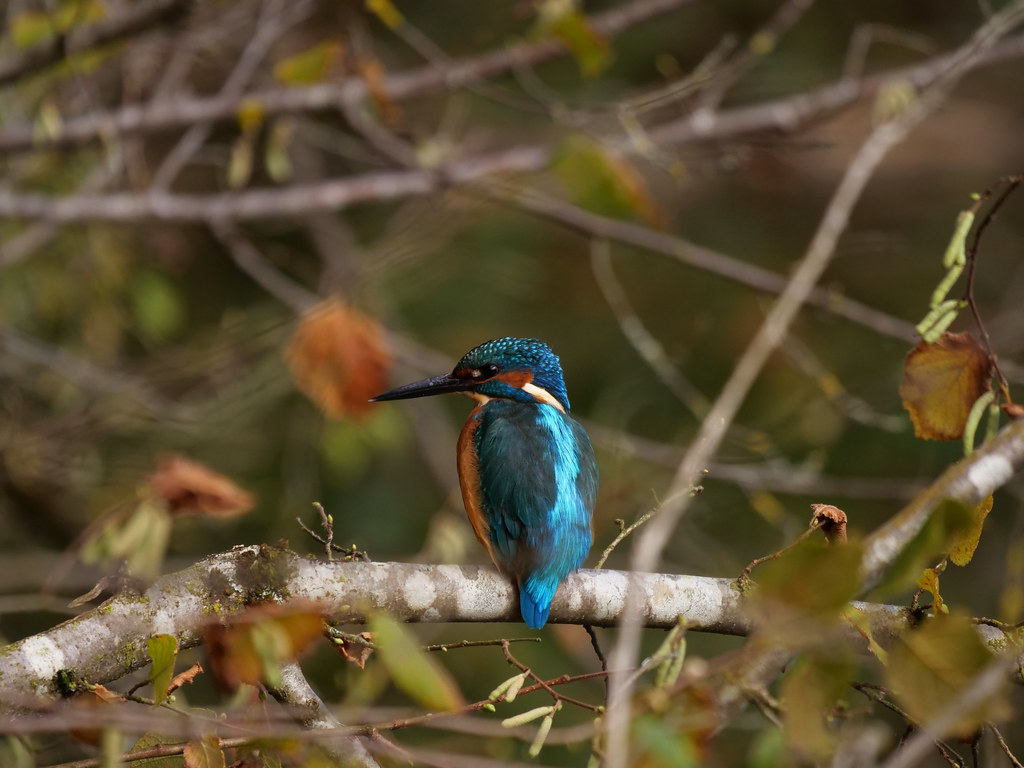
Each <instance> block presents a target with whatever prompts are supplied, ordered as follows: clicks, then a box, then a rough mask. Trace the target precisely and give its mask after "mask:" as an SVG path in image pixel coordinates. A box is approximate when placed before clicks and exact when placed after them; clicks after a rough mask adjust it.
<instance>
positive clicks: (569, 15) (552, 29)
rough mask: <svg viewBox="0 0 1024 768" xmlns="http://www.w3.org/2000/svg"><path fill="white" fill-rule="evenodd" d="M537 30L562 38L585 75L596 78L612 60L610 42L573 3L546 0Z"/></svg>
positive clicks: (538, 32)
mask: <svg viewBox="0 0 1024 768" xmlns="http://www.w3.org/2000/svg"><path fill="white" fill-rule="evenodd" d="M536 33H537V34H538V35H539V36H544V35H551V36H553V37H557V38H558V39H559V40H561V41H562V43H563V44H564V45H565V47H566V48H568V49H569V52H570V53H572V55H573V57H575V59H576V63H577V64H578V65H579V68H580V73H581V74H582V75H583V76H584V77H596V76H597V75H599V74H601V72H603V71H604V69H605V68H606V67H607V66H608V65H609V64H610V63H611V60H612V49H611V45H609V43H608V41H607V40H605V39H604V38H603V37H601V35H599V34H598V33H597V31H595V30H594V28H593V27H592V26H590V22H589V21H588V20H587V17H586V16H584V15H583V14H582V13H580V11H579V10H578V9H576V8H575V7H574V4H573V3H572V2H566V1H565V0H546V2H544V3H543V4H542V5H541V7H540V16H539V18H538V20H537V26H536Z"/></svg>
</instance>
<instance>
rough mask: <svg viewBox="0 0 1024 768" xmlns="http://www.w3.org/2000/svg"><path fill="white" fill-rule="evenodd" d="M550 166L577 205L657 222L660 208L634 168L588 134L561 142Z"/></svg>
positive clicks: (651, 222)
mask: <svg viewBox="0 0 1024 768" xmlns="http://www.w3.org/2000/svg"><path fill="white" fill-rule="evenodd" d="M554 169H555V173H556V174H557V175H558V178H559V179H560V180H561V182H562V184H563V185H564V186H565V188H566V190H567V191H568V193H569V197H570V198H571V199H572V201H573V202H574V203H576V205H578V206H580V207H581V208H586V209H587V210H588V211H593V212H594V213H598V214H601V215H602V216H610V217H613V218H617V219H639V220H641V221H644V222H645V223H647V224H649V225H651V226H661V224H662V220H663V217H662V214H661V211H660V210H659V209H658V206H657V204H656V203H655V202H654V199H653V198H652V197H651V195H650V193H649V192H648V190H647V186H646V184H645V182H644V180H643V177H642V176H641V175H640V173H639V172H638V171H637V170H636V168H635V167H634V166H633V165H632V164H630V163H629V162H628V161H627V160H626V159H625V158H622V157H619V156H617V155H615V154H613V153H612V152H611V151H610V150H609V149H607V148H606V147H604V146H602V145H601V144H598V143H597V142H596V141H594V140H593V139H591V138H589V137H588V136H584V135H582V134H576V135H573V136H570V137H568V138H567V139H566V140H565V141H564V142H562V145H561V146H560V147H559V150H558V152H557V154H556V156H555V161H554Z"/></svg>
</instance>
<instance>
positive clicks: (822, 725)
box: [781, 657, 853, 764]
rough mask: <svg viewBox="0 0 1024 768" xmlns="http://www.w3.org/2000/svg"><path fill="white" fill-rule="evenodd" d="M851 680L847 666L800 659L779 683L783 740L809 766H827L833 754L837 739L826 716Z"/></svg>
mask: <svg viewBox="0 0 1024 768" xmlns="http://www.w3.org/2000/svg"><path fill="white" fill-rule="evenodd" d="M852 677H853V668H852V667H851V666H850V665H848V664H845V663H842V662H837V661H824V660H820V659H813V658H809V657H804V658H801V659H800V660H798V661H797V663H796V664H795V665H794V666H793V668H792V670H791V671H790V672H789V673H788V674H787V675H786V679H785V680H783V682H782V689H781V698H782V720H783V723H784V724H785V729H784V733H785V734H786V740H787V742H788V744H789V746H790V747H792V748H793V749H795V750H797V751H798V752H800V753H801V754H803V755H804V756H806V757H807V758H808V759H809V760H810V761H811V762H813V763H819V764H824V763H828V762H829V761H830V759H831V757H832V753H833V752H834V751H835V748H836V744H837V739H836V735H835V733H834V732H833V731H832V729H830V728H829V718H828V713H829V712H830V711H832V710H833V709H835V707H836V703H837V702H839V701H840V700H841V699H843V698H844V697H845V696H846V694H847V692H848V691H849V682H850V680H851V679H852Z"/></svg>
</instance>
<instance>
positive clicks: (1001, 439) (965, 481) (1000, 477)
mask: <svg viewBox="0 0 1024 768" xmlns="http://www.w3.org/2000/svg"><path fill="white" fill-rule="evenodd" d="M1022 469H1024V420H1019V421H1015V422H1013V423H1011V424H1010V425H1009V426H1008V427H1006V428H1005V429H1004V430H1003V431H1002V432H1000V433H999V434H998V435H997V436H996V437H995V438H993V440H992V441H991V442H989V443H986V444H985V445H983V446H982V447H981V448H978V449H977V450H976V451H974V453H972V454H971V455H970V456H968V457H967V458H965V459H963V460H962V461H959V462H957V463H956V464H954V465H953V466H951V467H950V468H949V469H947V470H946V471H945V472H943V473H942V475H941V476H940V477H939V479H938V480H936V481H935V482H934V483H932V485H931V486H929V487H928V488H927V489H926V490H925V491H924V492H923V493H920V494H918V496H917V497H915V498H914V500H913V501H912V502H910V504H908V505H907V506H906V507H905V508H904V509H903V510H902V511H900V512H899V514H897V515H895V516H894V517H893V518H892V519H890V520H889V521H888V522H887V523H885V524H884V525H883V526H882V527H881V528H879V529H878V530H877V531H875V532H874V533H873V534H872V535H871V536H870V537H869V538H868V540H867V541H866V542H865V550H864V560H863V572H864V582H863V584H864V591H867V590H869V589H871V588H872V587H874V586H875V585H876V584H878V582H879V581H880V580H881V578H882V576H883V575H884V573H885V570H886V569H887V568H888V567H889V565H890V564H891V563H892V561H893V560H894V559H895V558H896V556H897V555H899V553H900V552H902V551H903V549H904V547H906V546H907V544H908V543H909V542H910V541H911V540H912V539H913V538H914V536H916V535H917V533H918V531H920V530H921V528H922V527H923V526H924V524H925V523H926V522H928V518H929V517H930V516H931V514H932V513H933V512H934V511H935V509H936V507H938V505H939V503H940V502H942V501H944V500H946V499H953V500H954V501H958V502H960V503H962V504H964V505H966V506H968V507H974V506H976V505H977V504H979V503H980V502H981V501H982V500H983V499H984V498H985V497H986V496H988V495H989V494H990V493H992V492H994V491H996V490H997V489H999V488H1001V487H1002V486H1004V485H1006V483H1007V482H1009V481H1010V479H1011V478H1012V477H1013V476H1014V475H1015V474H1017V473H1018V472H1020V471H1021V470H1022Z"/></svg>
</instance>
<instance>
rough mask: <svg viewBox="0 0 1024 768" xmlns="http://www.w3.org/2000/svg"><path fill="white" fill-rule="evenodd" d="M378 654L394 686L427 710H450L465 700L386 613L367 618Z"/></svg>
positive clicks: (411, 637)
mask: <svg viewBox="0 0 1024 768" xmlns="http://www.w3.org/2000/svg"><path fill="white" fill-rule="evenodd" d="M370 631H371V632H372V633H373V636H374V640H375V641H376V644H377V655H378V657H379V658H380V660H381V662H382V663H383V664H384V667H385V668H386V669H387V671H388V674H389V675H390V676H391V679H392V681H394V683H395V685H396V686H397V687H398V688H399V689H401V690H402V691H403V692H405V693H406V694H408V695H409V696H410V697H412V698H413V699H415V700H416V701H417V702H418V703H420V704H421V705H423V706H424V707H426V708H427V709H430V710H434V711H451V710H453V709H458V708H459V707H461V706H463V704H464V699H463V697H462V693H461V691H459V688H458V686H457V685H456V684H455V681H454V680H453V679H452V677H451V675H450V674H449V673H448V671H447V670H446V669H445V668H444V667H442V666H441V665H440V664H438V663H437V661H435V660H434V658H433V657H431V656H428V655H427V654H426V653H425V652H424V651H423V649H422V648H420V646H419V644H418V643H417V642H416V640H415V639H414V638H413V636H412V635H411V634H410V633H409V631H408V630H407V629H406V628H405V626H403V625H402V624H399V623H398V622H397V621H395V620H394V619H393V618H391V616H389V615H388V614H386V613H377V614H374V615H373V616H371V617H370Z"/></svg>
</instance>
